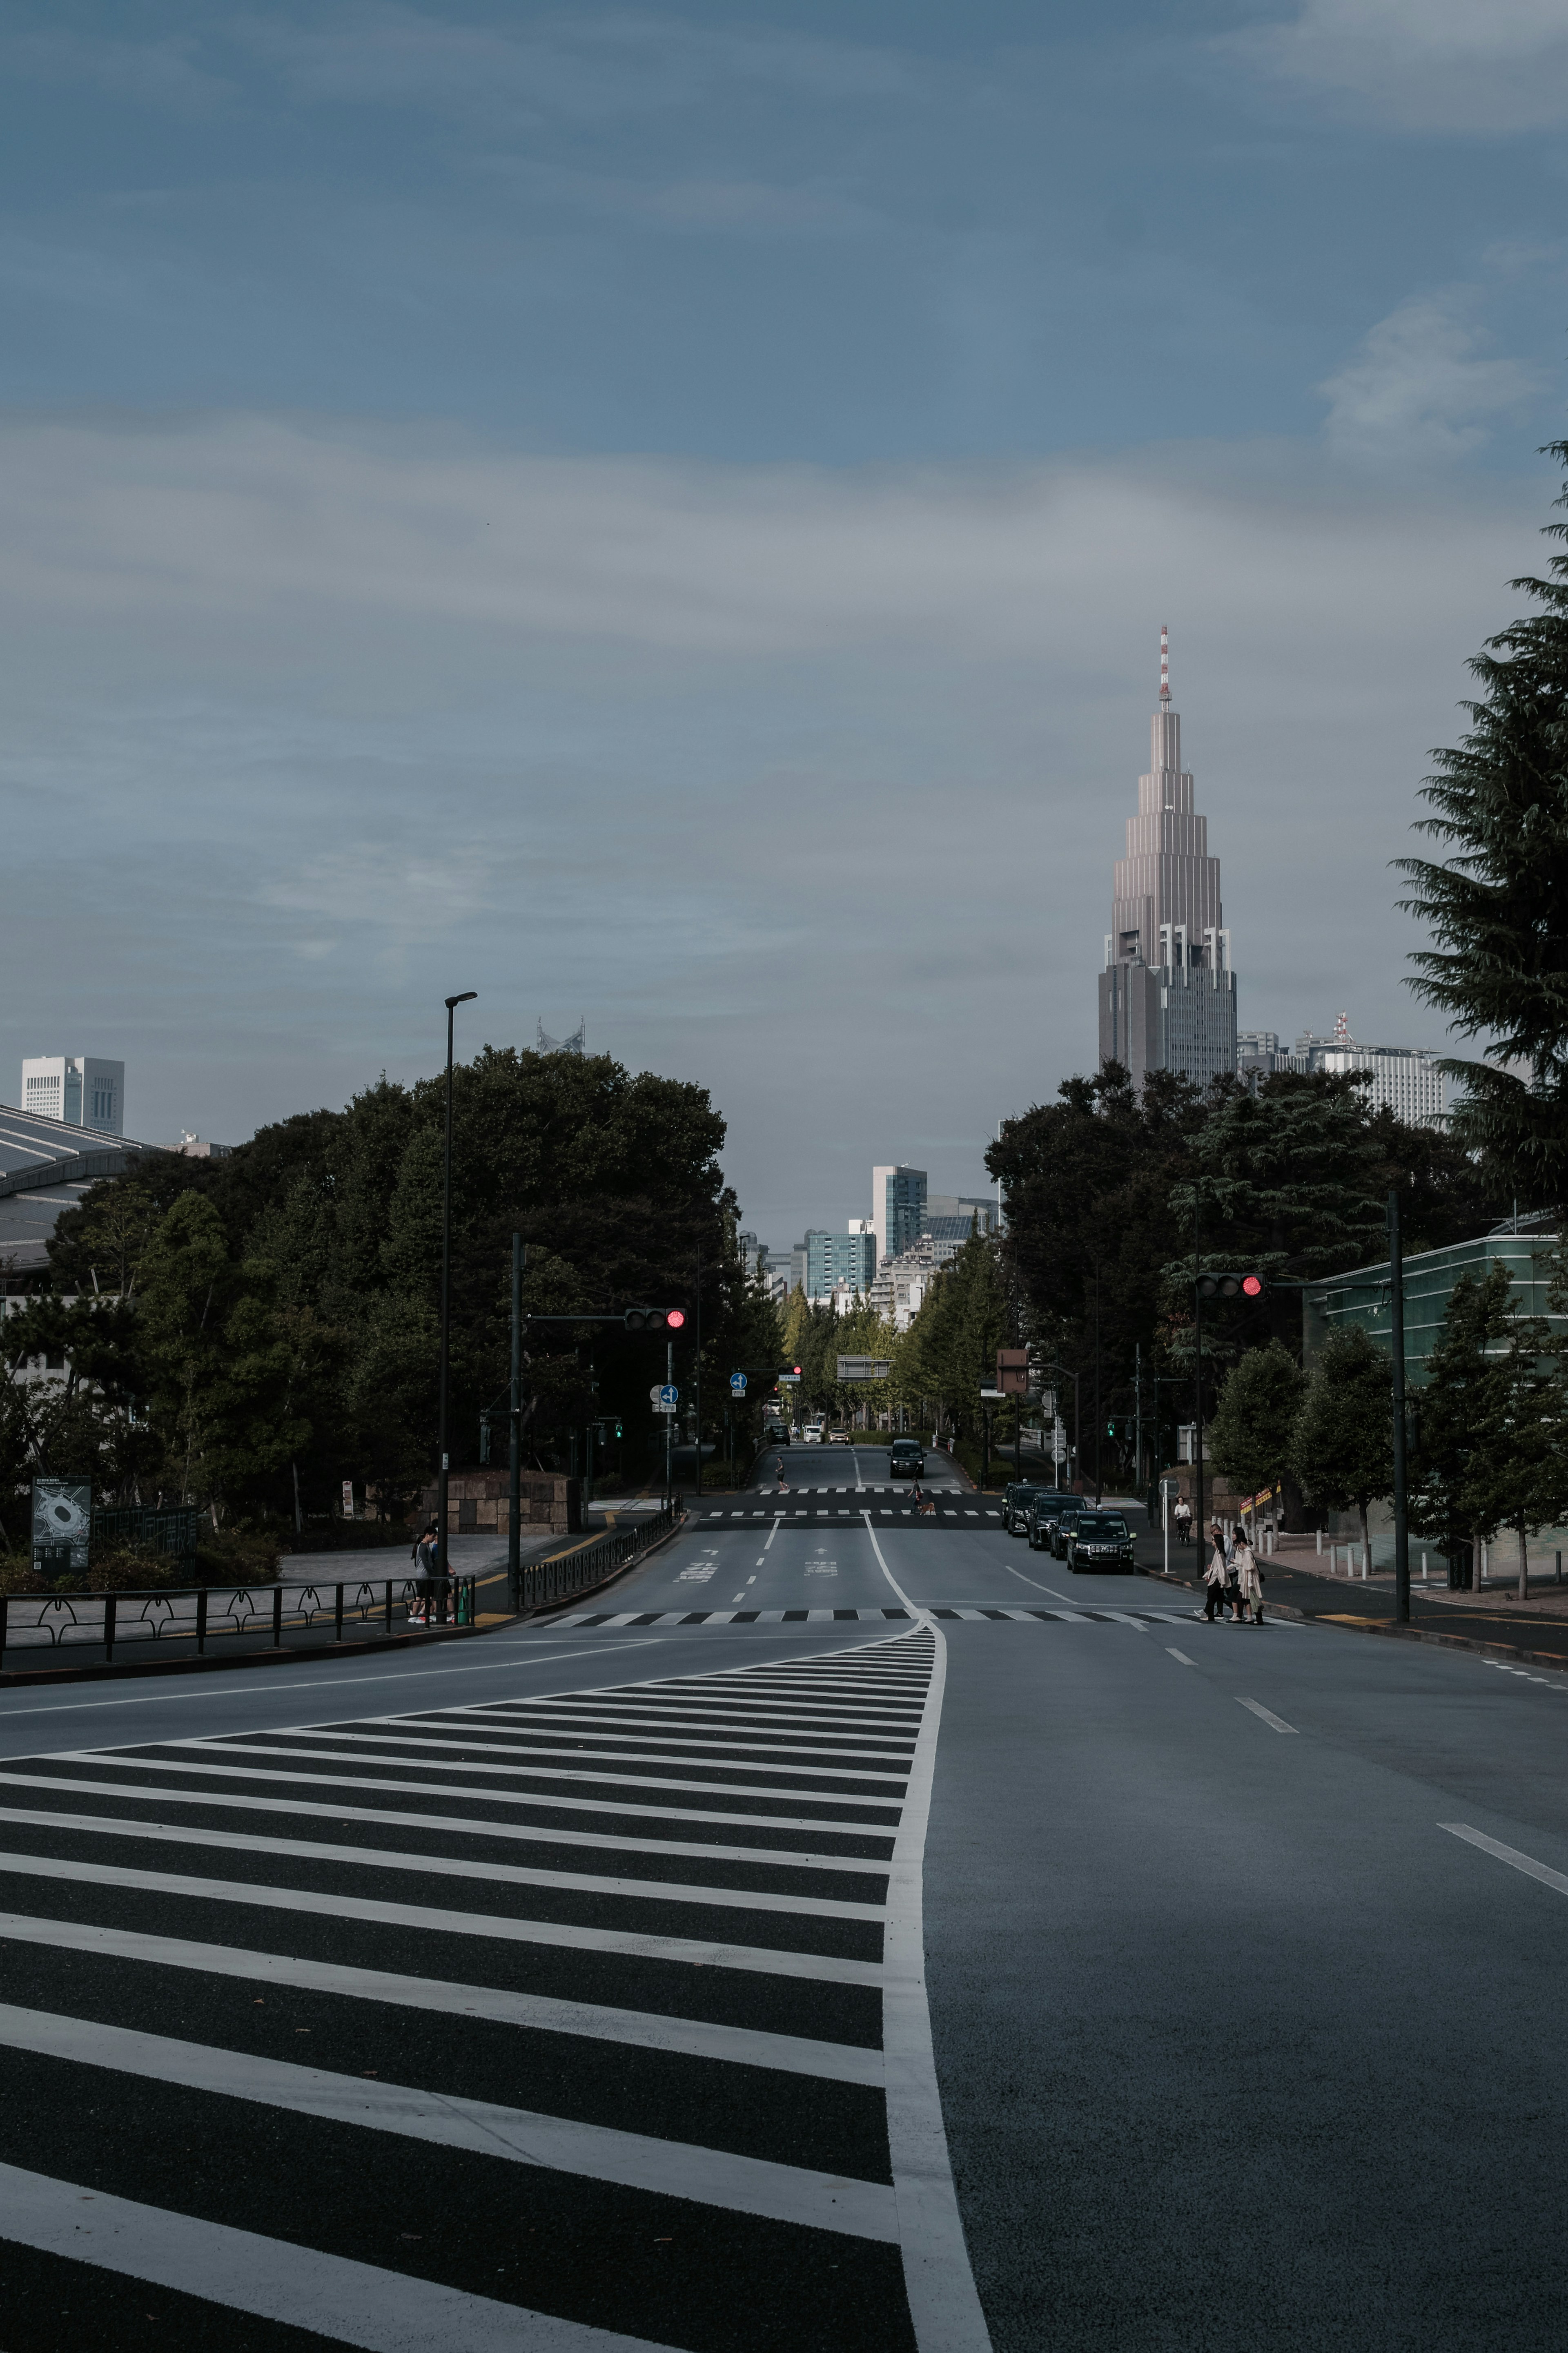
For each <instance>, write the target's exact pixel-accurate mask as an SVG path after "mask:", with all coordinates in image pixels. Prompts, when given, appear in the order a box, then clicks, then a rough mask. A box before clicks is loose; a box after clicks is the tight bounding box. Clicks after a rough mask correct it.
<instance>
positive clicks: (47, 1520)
mask: <svg viewBox="0 0 1568 2353" xmlns="http://www.w3.org/2000/svg"><path fill="white" fill-rule="evenodd" d="M91 1535H92V1484H91V1482H90V1481H89V1480H76V1479H35V1480H34V1482H33V1559H34V1562H35V1563H36V1564H37V1566H39V1567H43V1566H44V1565H45V1556H47V1566H48V1567H51V1568H55V1569H59V1568H86V1567H87V1566H88V1556H89V1544H90V1540H91Z"/></svg>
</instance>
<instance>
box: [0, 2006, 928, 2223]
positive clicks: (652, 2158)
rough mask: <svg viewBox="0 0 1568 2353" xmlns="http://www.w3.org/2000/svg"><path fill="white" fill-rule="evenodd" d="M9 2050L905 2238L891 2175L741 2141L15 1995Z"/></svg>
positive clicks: (773, 2215) (2, 2035)
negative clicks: (861, 2176)
mask: <svg viewBox="0 0 1568 2353" xmlns="http://www.w3.org/2000/svg"><path fill="white" fill-rule="evenodd" d="M0 2048H5V2049H9V2050H12V2051H31V2052H38V2053H40V2054H42V2055H43V2056H45V2057H47V2058H53V2059H65V2060H68V2061H70V2062H72V2063H75V2064H77V2065H79V2066H87V2067H108V2068H112V2069H113V2070H114V2071H115V2072H116V2073H120V2074H128V2075H139V2076H146V2077H149V2078H151V2080H152V2081H153V2082H154V2083H157V2084H179V2085H181V2086H182V2087H183V2088H184V2089H186V2090H190V2091H197V2092H208V2093H213V2094H216V2095H218V2096H219V2097H221V2098H224V2099H231V2100H251V2101H255V2102H256V2103H257V2104H258V2105H261V2106H264V2107H271V2108H283V2109H287V2110H288V2111H289V2114H291V2115H293V2116H324V2117H327V2118H330V2119H331V2121H332V2122H333V2123H335V2124H345V2125H354V2126H360V2127H362V2128H365V2129H368V2130H370V2131H373V2132H388V2133H396V2134H398V2135H399V2136H400V2137H404V2138H405V2139H409V2140H419V2141H429V2142H433V2143H434V2144H435V2145H436V2146H437V2147H440V2148H458V2149H463V2150H465V2151H467V2152H468V2154H469V2155H470V2156H474V2157H492V2158H503V2159H506V2160H509V2161H510V2162H511V2163H512V2164H516V2165H530V2166H541V2167H544V2168H547V2169H548V2170H549V2171H551V2172H552V2173H570V2174H576V2175H579V2176H581V2177H582V2178H583V2179H584V2180H589V2181H613V2182H615V2183H616V2185H617V2186H618V2187H619V2188H621V2189H640V2190H646V2191H647V2192H649V2193H651V2194H652V2195H654V2196H656V2197H665V2198H687V2199H691V2200H695V2201H696V2202H697V2203H698V2204H700V2205H703V2206H718V2207H722V2208H724V2209H726V2210H727V2211H729V2212H731V2213H736V2214H754V2215H759V2216H761V2217H763V2219H765V2220H767V2221H774V2222H794V2223H797V2224H802V2225H804V2226H805V2228H807V2229H810V2230H816V2231H836V2232H845V2233H846V2234H847V2235H848V2236H850V2237H852V2238H857V2239H879V2240H892V2241H895V2242H896V2241H897V2239H898V2235H899V2226H898V2216H897V2213H896V2211H895V2207H894V2200H893V2192H892V2190H891V2189H888V2188H885V2187H884V2186H883V2184H882V2183H880V2182H877V2181H858V2180H855V2179H852V2178H850V2177H848V2176H844V2175H838V2174H831V2173H819V2172H816V2171H815V2170H814V2169H812V2168H808V2167H805V2166H795V2165H776V2164H773V2163H772V2162H771V2161H770V2160H769V2159H767V2158H758V2157H740V2156H737V2155H736V2154H735V2152H734V2151H733V2150H731V2149H715V2148H701V2147H696V2146H694V2145H693V2144H691V2143H689V2142H687V2141H676V2140H657V2139H655V2138H654V2137H652V2136H651V2135H650V2134H647V2133H630V2132H620V2131H617V2130H616V2129H614V2128H613V2127H612V2126H607V2125H588V2124H580V2123H578V2122H576V2121H575V2120H574V2119H573V2118H570V2117H565V2116H543V2115H541V2114H540V2113H538V2112H537V2111H536V2110H534V2109H531V2108H512V2107H504V2106H502V2105H500V2103H499V2102H497V2101H493V2100H471V2099H466V2098H464V2097H462V2096H461V2095H460V2094H458V2093H455V2092H443V2093H439V2094H437V2093H432V2092H424V2091H419V2090H416V2089H415V2088H413V2087H412V2086H409V2085H405V2084H388V2083H384V2082H379V2081H378V2082H371V2081H370V2080H368V2079H367V2078H365V2077H363V2076H354V2075H335V2074H331V2073H329V2072H328V2071H327V2070H326V2069H325V2068H321V2067H300V2066H296V2065H295V2064H294V2063H293V2062H292V2061H290V2060H287V2059H264V2058H259V2057H258V2055H257V2054H256V2053H255V2052H249V2051H225V2050H222V2049H220V2048H218V2047H217V2046H216V2045H214V2044H211V2043H205V2042H181V2041H178V2040H176V2038H175V2037H174V2036H173V2035H167V2034H143V2033H141V2032H139V2031H137V2030H136V2029H134V2028H132V2027H126V2026H107V2025H104V2024H102V2023H101V2022H100V2021H97V2020H93V2019H85V2018H68V2017H62V2016H59V2015H58V2014H56V2013H55V2012H53V2011H49V2010H20V2009H17V2008H16V2007H15V2006H14V2005H13V2004H12V2003H10V2002H0ZM370 2161H371V2162H372V2163H374V2159H371V2160H370Z"/></svg>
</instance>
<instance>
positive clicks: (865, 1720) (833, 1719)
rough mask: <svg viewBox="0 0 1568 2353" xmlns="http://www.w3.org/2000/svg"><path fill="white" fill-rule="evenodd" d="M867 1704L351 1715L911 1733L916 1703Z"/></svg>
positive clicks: (721, 1700)
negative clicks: (728, 1721)
mask: <svg viewBox="0 0 1568 2353" xmlns="http://www.w3.org/2000/svg"><path fill="white" fill-rule="evenodd" d="M752 1688H753V1689H755V1690H758V1691H762V1692H764V1693H769V1694H772V1695H773V1696H774V1698H775V1700H776V1694H773V1687H772V1686H771V1685H770V1684H767V1683H758V1684H755V1685H753V1686H752ZM871 1707H872V1703H871V1702H870V1701H855V1700H852V1699H850V1698H848V1697H847V1696H846V1697H845V1698H843V1699H831V1700H820V1699H812V1698H808V1697H805V1696H803V1695H802V1694H798V1693H796V1694H792V1695H791V1704H790V1705H789V1706H787V1707H785V1706H780V1705H777V1704H774V1705H773V1706H772V1707H758V1708H748V1707H746V1706H745V1705H744V1704H743V1699H742V1698H741V1697H737V1698H734V1699H731V1698H728V1697H727V1696H726V1695H725V1694H723V1693H722V1692H720V1693H718V1694H710V1693H707V1692H698V1693H687V1692H683V1693H680V1694H679V1695H678V1696H676V1697H673V1698H671V1700H670V1701H669V1703H668V1705H667V1706H662V1707H661V1706H660V1705H659V1704H658V1700H657V1699H656V1698H654V1697H652V1696H650V1695H648V1694H641V1695H639V1696H638V1697H637V1699H628V1700H627V1701H626V1704H625V1705H624V1706H617V1705H616V1702H615V1701H614V1700H612V1699H606V1698H605V1697H604V1696H602V1695H601V1694H595V1697H594V1699H593V1700H592V1701H591V1702H587V1703H584V1704H581V1705H579V1704H576V1703H574V1701H573V1700H571V1699H570V1698H568V1697H567V1696H565V1695H564V1694H563V1695H562V1697H561V1698H559V1699H556V1698H555V1697H553V1696H551V1697H550V1698H547V1699H538V1700H532V1699H513V1700H502V1701H500V1703H499V1704H493V1705H492V1704H491V1703H490V1702H489V1700H487V1701H485V1702H484V1704H482V1705H480V1706H475V1707H450V1708H426V1709H425V1710H424V1711H423V1713H417V1712H416V1714H414V1715H372V1716H356V1718H355V1719H354V1720H355V1722H356V1723H358V1724H421V1725H424V1724H452V1723H455V1722H467V1723H468V1724H473V1725H484V1726H485V1727H487V1728H488V1729H495V1728H497V1727H504V1726H506V1725H524V1726H527V1725H540V1724H544V1725H550V1724H560V1723H563V1721H565V1720H566V1719H567V1718H571V1719H572V1720H573V1721H574V1722H576V1721H577V1720H578V1719H583V1720H585V1721H589V1722H593V1723H595V1724H610V1723H616V1724H620V1723H627V1724H638V1725H650V1724H670V1725H676V1726H677V1727H678V1728H680V1727H684V1726H685V1725H687V1724H689V1725H691V1727H692V1729H693V1730H696V1729H698V1728H699V1727H700V1726H702V1725H708V1726H712V1725H716V1724H721V1723H722V1722H724V1721H725V1720H726V1719H727V1718H732V1719H733V1721H734V1722H735V1723H737V1724H752V1725H757V1726H758V1727H759V1728H763V1729H765V1730H767V1731H770V1732H772V1731H773V1730H780V1731H787V1730H789V1729H791V1728H792V1727H803V1726H804V1727H807V1728H809V1729H810V1730H812V1731H814V1732H821V1731H826V1732H838V1731H845V1730H848V1729H850V1728H851V1727H853V1726H855V1725H866V1726H867V1727H868V1729H870V1730H872V1731H877V1732H898V1731H900V1730H901V1729H902V1728H903V1725H904V1723H905V1721H906V1720H907V1722H908V1724H909V1727H910V1732H911V1733H912V1732H914V1731H915V1730H916V1729H917V1728H918V1726H919V1724H920V1710H919V1708H917V1707H905V1708H900V1709H899V1710H898V1712H897V1714H895V1713H894V1707H893V1704H892V1703H891V1702H889V1701H887V1700H879V1701H878V1702H877V1703H876V1707H877V1713H876V1714H875V1715H873V1714H872V1713H871Z"/></svg>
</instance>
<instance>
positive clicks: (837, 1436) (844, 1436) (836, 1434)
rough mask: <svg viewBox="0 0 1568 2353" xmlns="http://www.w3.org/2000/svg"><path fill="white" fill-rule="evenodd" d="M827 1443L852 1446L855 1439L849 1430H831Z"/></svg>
mask: <svg viewBox="0 0 1568 2353" xmlns="http://www.w3.org/2000/svg"><path fill="white" fill-rule="evenodd" d="M827 1443H828V1444H829V1446H850V1445H853V1443H854V1440H852V1439H851V1437H850V1435H849V1432H848V1431H847V1430H829V1431H828V1433H827Z"/></svg>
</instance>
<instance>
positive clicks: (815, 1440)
mask: <svg viewBox="0 0 1568 2353" xmlns="http://www.w3.org/2000/svg"><path fill="white" fill-rule="evenodd" d="M800 1442H801V1444H802V1445H803V1446H820V1445H821V1443H822V1424H821V1423H820V1422H819V1421H808V1422H807V1423H806V1425H805V1429H804V1430H802V1431H801V1433H800Z"/></svg>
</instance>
